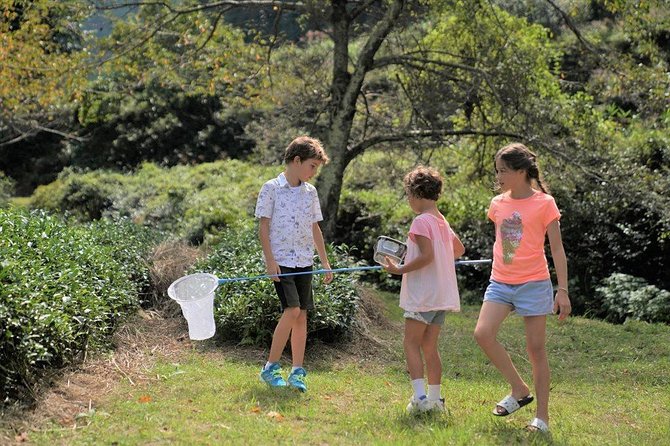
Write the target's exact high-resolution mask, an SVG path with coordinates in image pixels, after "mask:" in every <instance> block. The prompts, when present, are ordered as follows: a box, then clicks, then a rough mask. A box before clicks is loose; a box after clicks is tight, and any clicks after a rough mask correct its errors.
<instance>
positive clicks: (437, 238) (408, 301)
mask: <svg viewBox="0 0 670 446" xmlns="http://www.w3.org/2000/svg"><path fill="white" fill-rule="evenodd" d="M404 185H405V191H406V192H407V199H408V201H409V205H410V207H411V208H412V210H413V211H414V212H415V213H417V214H419V215H417V217H416V218H415V219H414V221H413V222H412V225H411V227H410V229H409V235H408V237H407V256H406V258H405V263H404V264H403V265H396V264H395V263H393V262H392V261H391V260H390V259H389V258H388V257H387V258H386V263H385V264H384V265H383V266H384V268H385V269H386V270H387V271H389V272H391V273H393V274H402V284H401V286H400V307H401V308H402V309H403V310H405V314H404V316H405V339H404V346H405V356H406V358H407V368H408V369H409V374H410V378H411V380H412V389H413V391H414V393H413V396H412V398H411V399H410V402H409V404H408V405H407V410H408V411H410V412H416V411H419V412H423V411H428V410H444V399H443V398H440V382H441V379H442V362H441V360H440V354H439V353H438V350H437V341H438V337H439V334H440V329H441V328H442V325H443V324H444V320H445V315H446V312H447V311H459V310H460V298H459V295H458V286H457V284H456V269H455V266H454V261H455V259H456V258H458V257H460V256H462V255H463V253H464V252H465V248H464V247H463V244H462V243H461V241H460V240H459V239H458V237H457V236H456V234H455V233H454V231H452V230H451V227H450V226H449V223H447V220H445V218H444V217H443V216H442V214H440V211H438V209H437V205H436V201H437V199H438V198H439V196H440V193H441V191H442V178H441V177H440V174H439V173H438V172H437V171H436V170H434V169H431V168H428V167H422V166H419V167H417V168H416V169H414V170H412V171H411V172H410V173H408V174H407V175H406V176H405V179H404ZM422 353H423V359H425V361H426V375H427V377H428V394H426V388H425V382H424V373H423V360H422V358H421V354H422Z"/></svg>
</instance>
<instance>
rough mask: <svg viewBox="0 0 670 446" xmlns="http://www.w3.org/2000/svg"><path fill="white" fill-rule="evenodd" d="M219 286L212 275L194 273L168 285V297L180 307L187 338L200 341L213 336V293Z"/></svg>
mask: <svg viewBox="0 0 670 446" xmlns="http://www.w3.org/2000/svg"><path fill="white" fill-rule="evenodd" d="M217 286H219V281H218V279H217V277H216V276H215V275H213V274H207V273H196V274H190V275H188V276H184V277H182V278H181V279H178V280H176V281H174V282H173V283H172V285H170V287H169V288H168V296H170V298H172V299H174V300H175V301H176V302H177V303H178V304H179V306H180V307H181V312H182V313H183V314H184V317H185V318H186V322H187V323H188V337H189V338H191V339H193V340H197V341H201V340H203V339H209V338H211V337H212V336H214V333H215V332H216V326H215V324H214V291H216V287H217Z"/></svg>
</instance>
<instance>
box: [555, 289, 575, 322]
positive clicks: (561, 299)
mask: <svg viewBox="0 0 670 446" xmlns="http://www.w3.org/2000/svg"><path fill="white" fill-rule="evenodd" d="M571 312H572V305H571V304H570V297H569V296H568V292H567V291H565V290H564V289H559V290H558V291H556V299H555V300H554V313H558V320H559V321H562V320H564V319H567V317H568V316H570V313H571Z"/></svg>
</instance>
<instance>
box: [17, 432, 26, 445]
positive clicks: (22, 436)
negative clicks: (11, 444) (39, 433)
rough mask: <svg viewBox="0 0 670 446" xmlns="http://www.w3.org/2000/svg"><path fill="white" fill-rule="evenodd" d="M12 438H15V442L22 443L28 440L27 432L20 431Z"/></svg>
mask: <svg viewBox="0 0 670 446" xmlns="http://www.w3.org/2000/svg"><path fill="white" fill-rule="evenodd" d="M14 440H16V442H17V443H24V442H26V441H28V434H27V433H26V432H21V433H20V434H19V435H16V436H15V437H14Z"/></svg>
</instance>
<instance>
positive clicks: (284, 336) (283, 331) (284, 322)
mask: <svg viewBox="0 0 670 446" xmlns="http://www.w3.org/2000/svg"><path fill="white" fill-rule="evenodd" d="M299 316H300V307H289V308H286V309H284V312H283V313H282V315H281V318H279V322H278V323H277V326H276V327H275V331H274V334H273V335H272V346H271V347H270V356H269V357H268V362H279V360H280V359H281V354H282V353H283V352H284V348H285V347H286V343H287V342H288V338H289V336H290V335H291V329H292V328H293V326H294V325H295V321H296V319H298V317H299Z"/></svg>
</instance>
